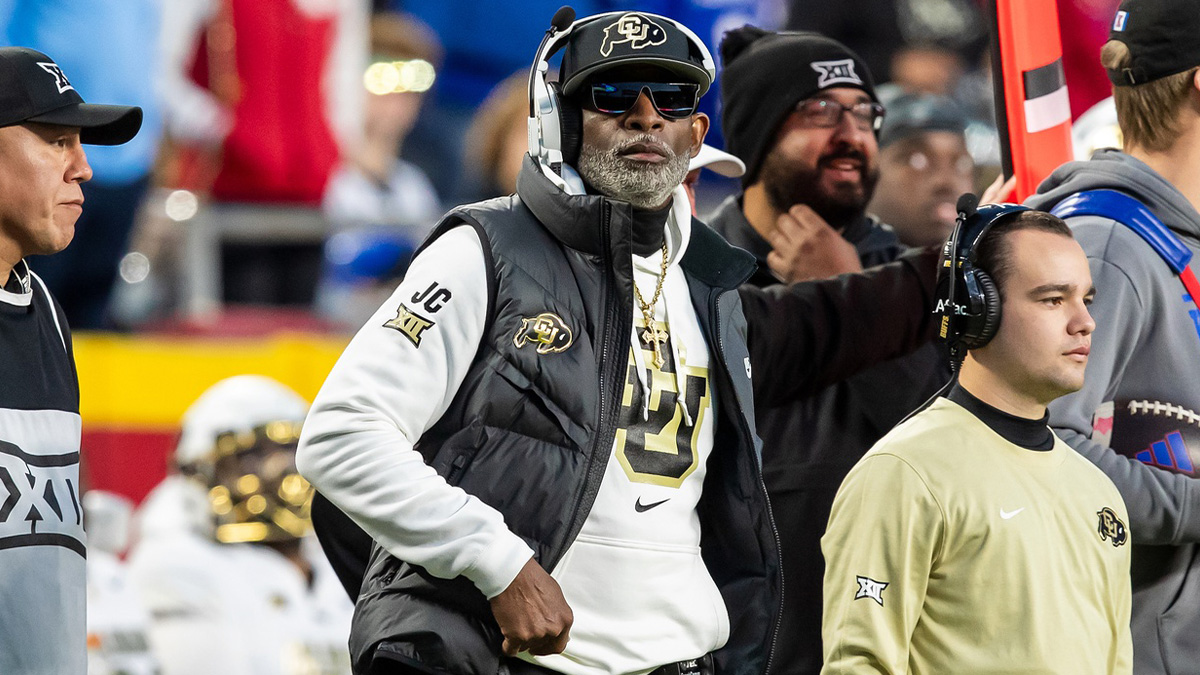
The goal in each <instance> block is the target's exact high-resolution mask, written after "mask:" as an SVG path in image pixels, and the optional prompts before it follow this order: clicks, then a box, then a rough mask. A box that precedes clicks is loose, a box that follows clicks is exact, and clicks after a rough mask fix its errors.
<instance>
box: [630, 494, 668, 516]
mask: <svg viewBox="0 0 1200 675" xmlns="http://www.w3.org/2000/svg"><path fill="white" fill-rule="evenodd" d="M669 501H671V498H670V497H667V498H666V499H664V500H662V501H661V502H654V503H652V504H643V503H642V498H641V497H638V498H637V501H636V502H634V504H633V510H634V511H637V512H638V513H644V512H646V511H649V510H650V509H652V508H654V507H656V506H660V505H662V504H666V503H667V502H669Z"/></svg>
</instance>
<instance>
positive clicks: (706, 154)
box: [683, 143, 746, 216]
mask: <svg viewBox="0 0 1200 675" xmlns="http://www.w3.org/2000/svg"><path fill="white" fill-rule="evenodd" d="M700 169H709V170H710V171H712V172H714V173H716V174H718V175H720V176H724V177H726V178H737V177H738V176H740V175H742V174H744V173H746V164H745V163H744V162H742V160H740V159H738V158H737V157H734V156H733V155H731V154H729V153H728V152H725V151H724V150H718V149H716V148H714V147H713V146H711V145H709V144H708V143H705V144H704V145H701V146H700V152H698V153H696V156H695V157H693V158H692V161H690V162H688V172H687V176H686V177H684V179H683V189H685V190H687V195H688V201H690V202H691V203H692V215H693V216H694V215H696V183H699V182H700Z"/></svg>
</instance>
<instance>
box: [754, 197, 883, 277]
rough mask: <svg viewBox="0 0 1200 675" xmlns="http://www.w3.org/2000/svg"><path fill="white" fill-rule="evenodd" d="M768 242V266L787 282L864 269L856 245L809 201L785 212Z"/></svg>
mask: <svg viewBox="0 0 1200 675" xmlns="http://www.w3.org/2000/svg"><path fill="white" fill-rule="evenodd" d="M767 242H768V243H770V244H771V249H772V251H771V252H770V253H769V254H767V266H768V267H770V268H771V271H772V272H773V273H774V274H775V276H777V277H779V279H781V280H782V281H785V282H787V283H792V282H795V281H806V280H809V279H825V278H827V277H835V276H837V275H839V274H843V273H846V272H861V271H862V263H861V262H860V261H859V259H858V251H857V250H855V248H854V244H851V243H850V242H848V241H846V240H845V239H844V238H843V237H842V235H840V234H838V232H837V230H835V229H833V228H832V227H830V226H829V223H826V222H825V220H824V219H823V218H821V216H818V215H817V213H816V211H813V210H812V209H811V208H809V207H808V206H807V205H805V204H796V205H794V206H792V208H790V209H788V211H787V213H784V214H781V215H780V216H779V220H778V221H776V223H775V229H774V230H773V231H772V232H771V234H770V235H768V236H767Z"/></svg>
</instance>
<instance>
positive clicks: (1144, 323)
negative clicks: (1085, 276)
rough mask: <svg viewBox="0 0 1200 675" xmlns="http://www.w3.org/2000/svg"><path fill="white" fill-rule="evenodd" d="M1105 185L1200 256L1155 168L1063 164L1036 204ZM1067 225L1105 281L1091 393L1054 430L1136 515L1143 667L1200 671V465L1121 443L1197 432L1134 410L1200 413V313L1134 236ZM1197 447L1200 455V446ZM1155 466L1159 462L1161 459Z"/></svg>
mask: <svg viewBox="0 0 1200 675" xmlns="http://www.w3.org/2000/svg"><path fill="white" fill-rule="evenodd" d="M1100 188H1108V189H1114V190H1118V191H1121V192H1124V193H1126V194H1128V195H1130V196H1132V197H1135V198H1137V199H1138V200H1140V201H1141V202H1142V203H1143V204H1145V205H1146V206H1147V207H1149V208H1150V209H1151V210H1152V211H1153V212H1154V213H1155V215H1157V216H1158V217H1159V219H1160V220H1162V221H1163V223H1165V224H1166V225H1167V226H1168V227H1170V228H1171V230H1172V231H1173V232H1174V233H1175V234H1176V235H1177V236H1178V237H1179V238H1180V239H1181V240H1182V241H1183V242H1184V243H1185V244H1186V245H1187V246H1188V248H1190V249H1191V250H1192V252H1193V253H1196V252H1200V214H1198V213H1197V212H1196V210H1195V209H1194V208H1193V207H1192V205H1191V204H1190V203H1189V202H1188V201H1187V199H1185V198H1184V196H1183V195H1182V194H1180V193H1179V191H1178V190H1176V189H1175V188H1174V187H1173V186H1172V185H1171V184H1170V183H1168V182H1167V181H1166V180H1165V179H1163V178H1162V177H1161V176H1159V175H1158V174H1157V173H1155V172H1154V170H1153V169H1151V168H1150V167H1149V166H1147V165H1146V164H1145V163H1143V162H1141V161H1139V160H1137V159H1135V158H1133V157H1131V156H1129V155H1127V154H1125V153H1123V152H1119V151H1116V150H1101V151H1099V152H1097V153H1096V154H1095V155H1093V156H1092V158H1091V160H1090V161H1086V162H1071V163H1069V164H1065V165H1063V166H1061V167H1059V168H1058V169H1057V170H1056V171H1055V172H1054V173H1053V174H1052V175H1051V176H1050V177H1049V178H1047V179H1046V180H1045V181H1044V182H1043V183H1042V184H1041V185H1040V186H1039V187H1038V194H1037V195H1035V196H1033V197H1031V198H1030V199H1029V200H1028V202H1027V203H1028V204H1029V205H1030V206H1032V207H1034V208H1038V209H1043V210H1050V209H1051V208H1052V207H1053V206H1054V205H1055V204H1057V203H1058V202H1060V201H1062V200H1063V199H1065V198H1067V197H1069V196H1071V195H1073V194H1076V193H1078V192H1082V191H1084V190H1094V189H1100ZM1068 222H1069V224H1070V225H1071V229H1072V231H1073V232H1074V234H1075V238H1076V239H1077V240H1078V241H1079V243H1080V245H1082V246H1083V250H1084V251H1085V252H1086V253H1087V255H1088V261H1089V263H1090V267H1091V272H1092V279H1093V282H1094V283H1095V286H1096V300H1095V302H1094V303H1093V305H1092V307H1091V313H1092V316H1093V317H1094V318H1095V320H1096V331H1095V333H1094V334H1093V335H1092V352H1091V357H1090V358H1089V360H1088V365H1087V373H1086V376H1085V382H1084V385H1083V389H1082V390H1080V391H1078V392H1076V393H1074V394H1071V395H1069V396H1065V397H1063V398H1061V399H1059V400H1057V401H1055V402H1054V403H1053V404H1051V406H1050V424H1051V426H1052V427H1054V429H1055V430H1056V431H1057V432H1058V434H1059V435H1060V436H1061V437H1062V438H1063V439H1064V440H1066V441H1067V442H1068V443H1069V444H1071V445H1072V446H1073V447H1074V448H1075V449H1076V450H1078V451H1079V452H1080V454H1082V455H1084V456H1085V457H1087V458H1088V459H1090V460H1091V461H1092V462H1094V463H1095V464H1096V465H1097V466H1099V467H1100V468H1101V469H1102V470H1103V471H1104V472H1105V473H1106V474H1108V476H1109V478H1111V479H1112V481H1113V483H1115V484H1116V486H1117V489H1118V490H1120V492H1121V495H1122V497H1123V498H1124V499H1125V504H1126V506H1127V507H1128V509H1129V519H1130V530H1131V533H1132V536H1133V541H1134V543H1135V544H1137V546H1135V548H1134V551H1133V643H1134V671H1135V672H1137V673H1172V674H1178V673H1196V672H1200V558H1198V556H1200V547H1198V546H1197V542H1200V481H1197V480H1196V474H1200V462H1197V461H1195V460H1192V461H1190V462H1189V461H1187V460H1185V461H1183V462H1179V464H1182V465H1183V466H1184V467H1185V468H1191V469H1193V470H1192V471H1184V470H1182V469H1180V468H1178V467H1173V468H1172V469H1171V470H1164V469H1161V468H1156V467H1154V466H1150V465H1148V464H1146V463H1143V462H1142V461H1139V460H1138V459H1137V458H1135V455H1137V454H1138V453H1139V452H1141V451H1143V450H1146V449H1148V448H1149V447H1150V445H1149V444H1150V442H1151V441H1149V440H1147V439H1146V438H1141V439H1134V440H1132V441H1130V440H1125V441H1123V440H1122V437H1124V438H1126V439H1129V438H1130V437H1131V436H1132V434H1133V433H1134V432H1136V431H1139V430H1141V431H1145V430H1146V429H1149V433H1150V434H1151V435H1153V436H1154V437H1155V440H1162V437H1163V435H1165V434H1167V433H1169V432H1170V431H1172V430H1175V429H1178V428H1179V427H1181V426H1186V425H1188V422H1184V421H1179V420H1178V419H1174V418H1173V419H1172V420H1170V421H1169V422H1167V421H1166V419H1165V417H1166V416H1162V418H1163V419H1162V420H1154V419H1147V418H1144V417H1143V418H1142V420H1135V419H1134V416H1133V415H1131V414H1129V413H1128V410H1129V403H1130V402H1140V401H1150V402H1155V401H1158V402H1161V403H1169V404H1172V405H1174V406H1178V407H1181V408H1184V409H1186V410H1191V411H1200V323H1198V322H1197V320H1194V318H1193V316H1194V315H1195V316H1197V317H1200V314H1195V310H1196V305H1195V304H1194V303H1193V302H1191V301H1190V298H1189V297H1188V296H1187V295H1186V293H1185V290H1184V288H1183V284H1182V283H1181V282H1180V281H1179V278H1178V277H1176V276H1175V275H1174V274H1173V273H1172V272H1171V270H1170V268H1169V267H1168V266H1167V264H1166V263H1165V262H1164V261H1163V260H1162V258H1160V257H1159V256H1158V254H1157V253H1156V252H1155V251H1154V250H1153V249H1152V248H1150V246H1149V245H1148V244H1146V243H1145V242H1144V241H1143V240H1142V239H1141V238H1140V237H1139V236H1138V235H1137V234H1136V233H1134V232H1133V231H1132V230H1131V229H1129V228H1128V227H1126V226H1125V225H1122V224H1120V223H1117V222H1115V221H1113V220H1109V219H1106V218H1099V217H1094V216H1079V217H1075V218H1071V219H1070V220H1069V221H1068ZM1106 402H1113V403H1114V407H1115V410H1116V415H1115V417H1113V418H1112V427H1111V430H1109V429H1108V423H1107V422H1106V421H1105V418H1107V417H1108V415H1107V414H1106V413H1102V414H1101V415H1099V416H1097V415H1096V413H1097V409H1098V408H1100V406H1101V405H1102V404H1104V403H1106ZM1143 420H1145V421H1143ZM1094 421H1095V422H1098V423H1096V424H1095V428H1096V433H1093V425H1094ZM1139 428H1140V429H1139ZM1104 436H1111V439H1112V445H1113V447H1114V448H1117V450H1114V449H1112V448H1110V447H1108V444H1107V443H1105V442H1099V441H1102V440H1103V437H1104ZM1118 450H1119V452H1118ZM1193 452H1194V453H1195V454H1194V455H1193V456H1194V457H1195V458H1196V459H1200V447H1197V448H1195V449H1194V451H1193ZM1143 456H1146V453H1143ZM1147 459H1150V461H1152V462H1153V461H1154V458H1153V456H1152V455H1151V456H1150V457H1147ZM1159 459H1160V460H1161V459H1162V456H1160V457H1159ZM1166 463H1170V462H1166ZM1189 464H1190V465H1191V466H1188V465H1189Z"/></svg>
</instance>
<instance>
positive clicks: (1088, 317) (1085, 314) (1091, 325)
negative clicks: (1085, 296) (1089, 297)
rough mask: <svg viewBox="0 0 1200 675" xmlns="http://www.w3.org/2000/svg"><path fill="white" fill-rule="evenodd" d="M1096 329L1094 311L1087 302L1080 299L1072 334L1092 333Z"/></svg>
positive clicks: (1073, 321)
mask: <svg viewBox="0 0 1200 675" xmlns="http://www.w3.org/2000/svg"><path fill="white" fill-rule="evenodd" d="M1094 330H1096V320H1095V319H1093V318H1092V313H1091V312H1090V311H1089V310H1088V306H1087V304H1086V303H1084V302H1083V301H1080V302H1079V307H1078V309H1077V310H1076V313H1075V316H1074V317H1073V319H1072V325H1071V334H1072V335H1075V334H1079V335H1091V334H1092V331H1094Z"/></svg>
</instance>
